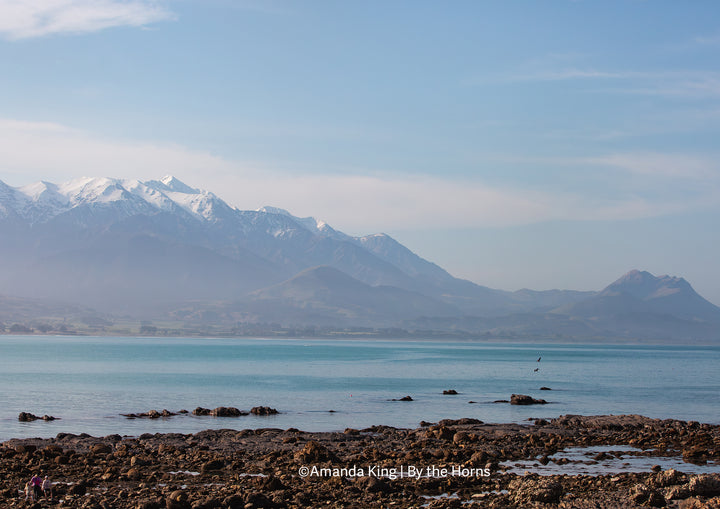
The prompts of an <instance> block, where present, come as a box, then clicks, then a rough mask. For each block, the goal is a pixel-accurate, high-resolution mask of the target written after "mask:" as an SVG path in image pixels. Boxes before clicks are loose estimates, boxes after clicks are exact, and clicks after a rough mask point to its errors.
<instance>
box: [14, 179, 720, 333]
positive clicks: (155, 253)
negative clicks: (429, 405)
mask: <svg viewBox="0 0 720 509" xmlns="http://www.w3.org/2000/svg"><path fill="white" fill-rule="evenodd" d="M1 295H6V296H9V297H12V298H25V299H50V300H53V301H55V302H60V303H66V304H68V305H72V306H86V307H91V308H94V309H96V310H99V311H101V312H109V313H113V314H116V315H117V314H120V313H128V314H132V315H134V316H136V317H149V318H150V317H158V316H165V317H173V319H182V320H195V319H202V320H208V319H211V320H224V321H225V322H227V323H237V322H239V321H243V322H252V321H254V320H255V321H260V322H262V321H272V322H280V323H283V322H288V323H289V324H291V325H296V324H302V325H312V324H324V325H328V324H330V325H331V324H333V323H335V324H337V325H338V326H340V325H341V326H349V325H358V326H369V327H373V326H382V327H387V326H391V327H393V326H408V327H415V328H419V329H427V328H438V329H440V330H449V329H453V330H456V329H458V328H462V330H467V331H470V332H472V333H483V334H495V333H498V331H500V332H501V333H505V334H511V335H514V334H520V335H521V336H522V335H531V336H533V337H537V336H538V335H543V334H552V335H554V334H571V335H572V334H576V335H578V336H583V337H596V336H603V335H615V336H620V337H665V336H663V334H665V335H669V336H668V337H674V338H688V337H703V338H716V339H717V338H720V309H719V308H717V307H716V306H714V305H712V304H711V303H709V302H707V301H706V300H705V299H703V298H702V297H700V296H699V295H698V294H697V293H695V292H694V290H692V287H691V286H690V285H689V283H687V282H686V281H685V280H684V279H682V278H673V277H669V276H663V277H660V278H656V277H654V276H652V275H651V274H649V273H646V272H639V271H633V272H630V273H628V274H627V275H625V276H624V277H623V278H621V279H619V280H618V281H616V282H615V283H613V284H611V285H609V286H608V287H607V288H605V290H603V291H601V292H575V291H567V290H551V291H532V290H520V291H518V292H506V291H502V290H495V289H491V288H487V287H484V286H480V285H477V284H475V283H472V282H470V281H466V280H461V279H457V278H455V277H453V276H451V275H450V274H449V273H448V272H446V271H445V270H444V269H442V268H441V267H439V266H437V265H436V264H434V263H432V262H429V261H427V260H425V259H423V258H421V257H420V256H418V255H417V254H415V253H413V252H412V251H411V250H409V249H408V248H406V247H405V246H403V245H402V244H400V243H399V242H397V241H396V240H395V239H393V238H392V237H390V236H388V235H386V234H383V233H377V234H372V235H367V236H363V237H353V236H350V235H347V234H345V233H342V232H341V231H338V230H336V229H334V228H332V227H331V226H330V225H329V224H327V223H325V222H323V221H319V220H316V219H314V218H311V217H308V218H299V217H295V216H293V215H292V214H291V213H289V212H288V211H286V210H283V209H280V208H275V207H263V208H261V209H258V210H240V209H238V208H236V207H232V206H230V205H228V204H227V203H225V202H224V201H223V200H222V199H220V198H219V197H218V196H216V195H215V194H213V193H211V192H208V191H203V190H200V189H195V188H193V187H190V186H188V185H186V184H184V183H183V182H181V181H179V180H178V179H177V178H174V177H171V176H167V177H164V178H162V179H160V180H150V181H145V182H142V181H139V180H128V179H125V180H123V179H111V178H82V179H76V180H72V181H70V182H66V183H62V184H54V183H50V182H37V183H34V184H30V185H27V186H24V187H20V188H14V187H10V186H8V185H6V184H4V183H3V182H0V296H1ZM30 307H32V306H30ZM198 317H200V318H198ZM208 317H209V318H208Z"/></svg>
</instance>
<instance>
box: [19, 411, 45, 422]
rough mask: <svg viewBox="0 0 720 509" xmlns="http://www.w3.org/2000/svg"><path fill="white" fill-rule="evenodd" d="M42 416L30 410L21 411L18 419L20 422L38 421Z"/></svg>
mask: <svg viewBox="0 0 720 509" xmlns="http://www.w3.org/2000/svg"><path fill="white" fill-rule="evenodd" d="M39 418H40V417H38V416H37V415H35V414H31V413H30V412H20V414H19V415H18V421H20V422H32V421H37V420H38V419H39Z"/></svg>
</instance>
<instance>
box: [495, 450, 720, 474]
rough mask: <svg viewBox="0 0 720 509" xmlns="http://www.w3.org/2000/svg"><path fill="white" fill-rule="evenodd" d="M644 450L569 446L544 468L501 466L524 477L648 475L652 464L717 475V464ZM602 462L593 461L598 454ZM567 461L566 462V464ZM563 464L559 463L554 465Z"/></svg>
mask: <svg viewBox="0 0 720 509" xmlns="http://www.w3.org/2000/svg"><path fill="white" fill-rule="evenodd" d="M648 452H649V451H643V450H642V449H638V448H637V447H632V446H629V445H608V446H599V445H598V446H590V447H568V448H567V449H565V450H563V451H560V452H558V453H556V454H553V455H552V456H549V457H548V459H549V460H550V462H549V463H548V464H547V465H543V464H542V463H540V461H539V458H538V459H536V460H532V461H506V462H503V463H501V464H500V465H501V466H502V467H506V468H507V470H506V472H508V473H513V474H518V475H523V474H525V473H531V474H539V475H607V474H619V473H623V472H650V471H651V470H652V468H653V466H655V465H659V466H660V468H661V469H662V470H670V469H675V470H678V471H680V472H683V473H685V474H711V473H720V464H718V463H712V462H708V463H707V464H704V465H697V464H694V463H687V462H685V461H683V459H682V457H681V456H649V455H647V453H648ZM602 453H605V454H603V457H602V459H597V460H596V459H594V458H595V457H596V456H598V455H599V454H602ZM565 460H567V463H566V462H565ZM558 461H559V462H561V463H562V464H558V463H557V462H558Z"/></svg>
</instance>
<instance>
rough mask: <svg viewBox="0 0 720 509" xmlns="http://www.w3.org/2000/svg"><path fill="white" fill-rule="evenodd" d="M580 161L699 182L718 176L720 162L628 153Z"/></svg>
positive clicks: (655, 153)
mask: <svg viewBox="0 0 720 509" xmlns="http://www.w3.org/2000/svg"><path fill="white" fill-rule="evenodd" d="M580 161H583V162H587V163H589V164H598V165H603V166H613V167H616V168H620V169H622V170H625V171H628V172H630V173H635V174H639V175H647V176H656V177H670V178H678V179H691V180H700V181H712V180H717V179H718V177H720V163H718V161H717V159H716V158H707V157H701V156H696V155H688V154H667V153H658V152H630V153H620V154H611V155H607V156H602V157H595V158H586V159H581V160H580Z"/></svg>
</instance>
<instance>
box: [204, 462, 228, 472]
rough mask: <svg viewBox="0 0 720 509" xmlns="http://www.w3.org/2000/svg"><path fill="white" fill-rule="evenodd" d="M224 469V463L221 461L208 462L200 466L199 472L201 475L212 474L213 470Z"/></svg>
mask: <svg viewBox="0 0 720 509" xmlns="http://www.w3.org/2000/svg"><path fill="white" fill-rule="evenodd" d="M223 468H225V462H224V461H222V460H211V461H208V462H205V463H203V464H202V465H201V466H200V472H202V473H203V474H206V473H208V472H212V471H213V470H221V469H223Z"/></svg>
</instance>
